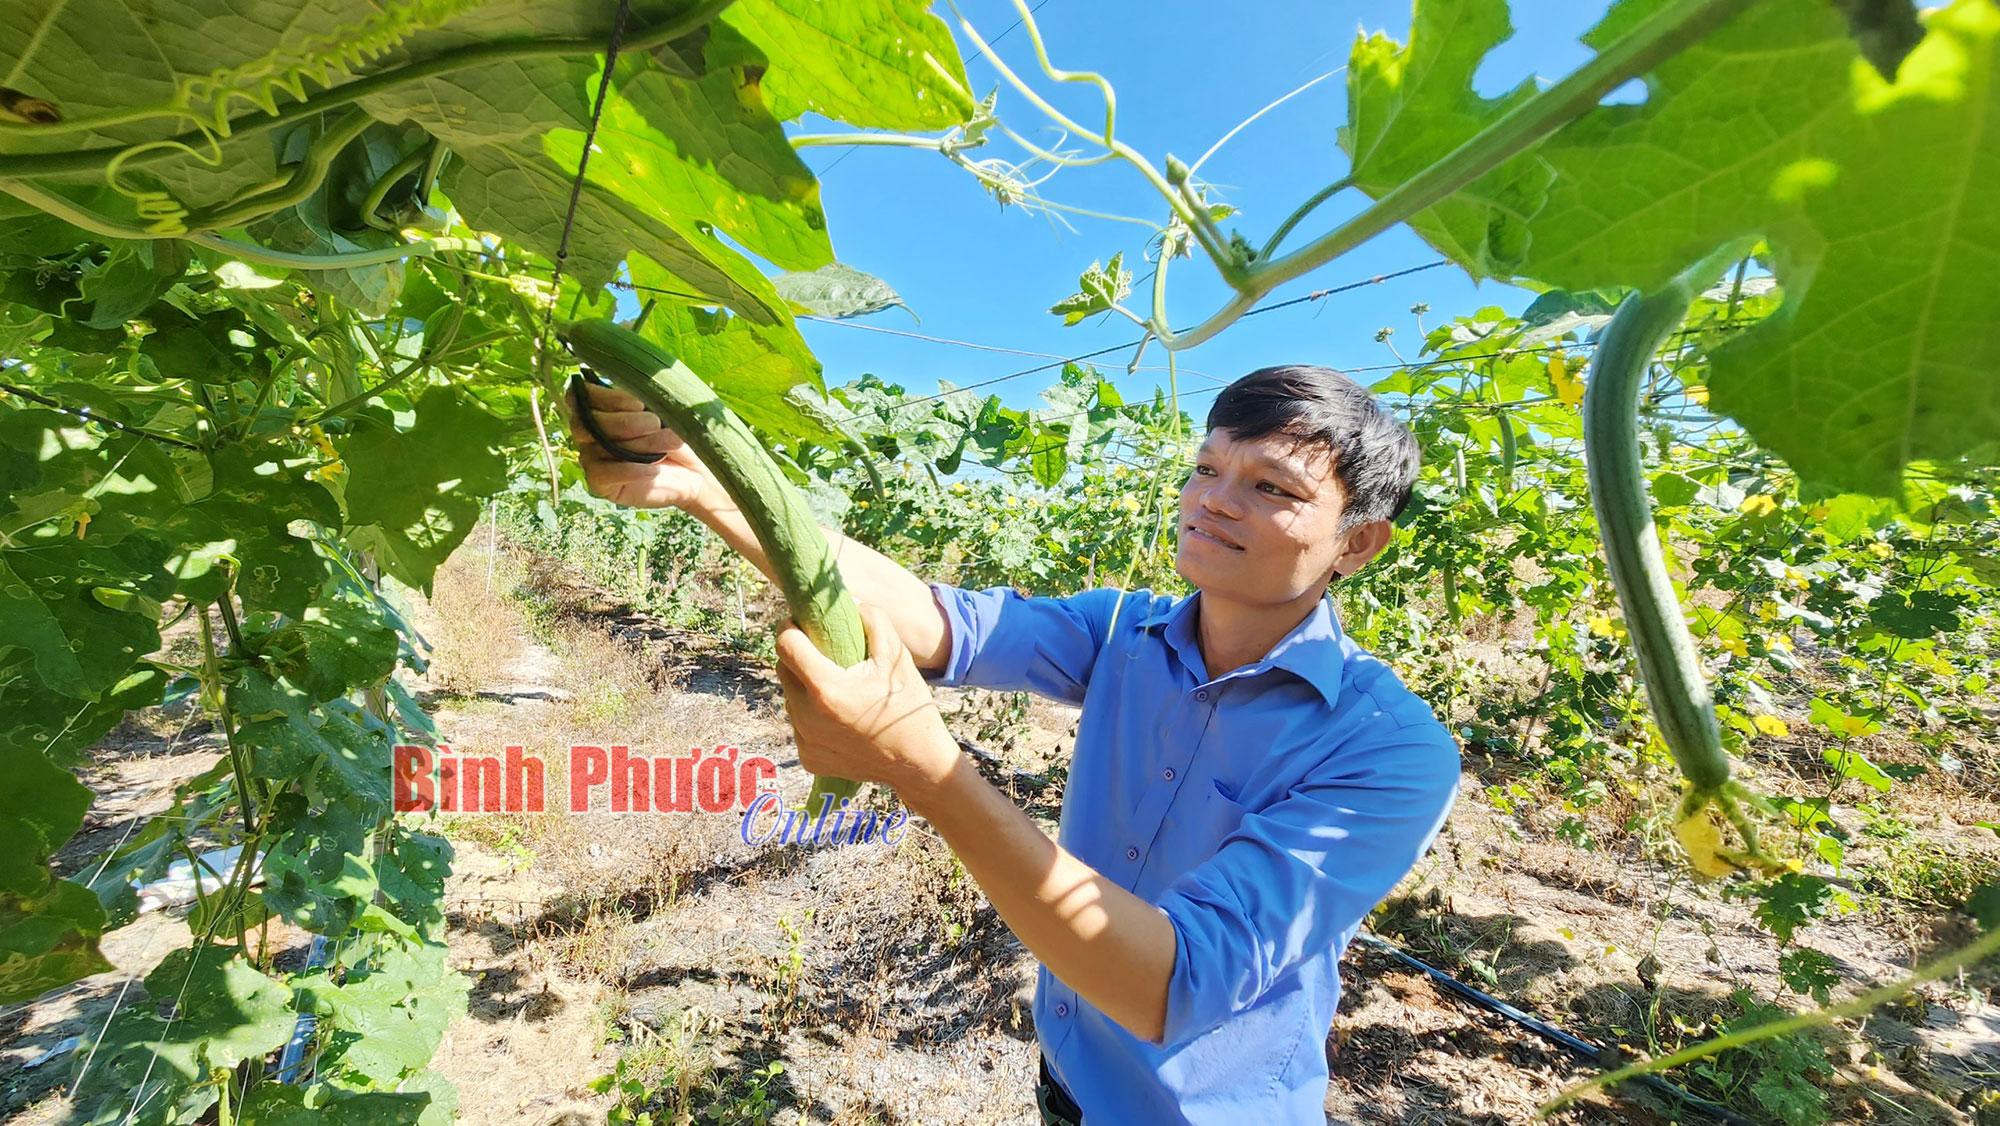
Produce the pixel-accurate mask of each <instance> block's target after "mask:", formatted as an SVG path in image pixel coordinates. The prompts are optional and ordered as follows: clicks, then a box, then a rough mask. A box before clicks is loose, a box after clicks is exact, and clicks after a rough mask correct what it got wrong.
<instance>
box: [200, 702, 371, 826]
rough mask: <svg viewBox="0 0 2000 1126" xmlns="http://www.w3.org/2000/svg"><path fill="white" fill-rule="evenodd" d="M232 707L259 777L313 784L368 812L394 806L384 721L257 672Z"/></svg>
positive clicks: (239, 736)
mask: <svg viewBox="0 0 2000 1126" xmlns="http://www.w3.org/2000/svg"><path fill="white" fill-rule="evenodd" d="M229 702H230V706H231V707H232V708H233V709H234V710H235V714H236V720H237V733H236V736H237V741H238V742H239V743H241V744H243V745H244V746H245V747H247V748H248V749H249V752H250V754H251V758H252V762H253V765H254V766H255V768H256V770H257V773H258V775H259V776H260V777H267V778H273V779H285V780H288V781H289V780H296V781H298V782H300V783H311V784H312V790H313V791H314V792H315V793H327V794H331V795H332V796H334V797H336V798H347V797H351V798H354V799H356V800H357V801H358V802H360V803H361V804H362V806H364V807H365V809H364V810H363V813H368V812H369V811H379V810H380V809H381V808H384V807H386V806H387V805H388V804H389V770H390V761H389V755H390V738H389V732H388V729H387V728H386V726H384V725H383V724H382V723H381V721H379V720H375V719H373V718H372V717H370V716H368V713H366V712H364V711H361V710H360V709H358V708H355V707H354V706H353V705H352V704H349V703H348V702H346V701H344V700H323V699H316V698H315V697H314V696H312V695H311V694H309V693H307V692H303V691H301V690H300V689H299V688H298V687H297V686H296V685H294V684H292V683H290V682H289V681H284V680H272V679H271V678H270V677H268V676H266V675H265V674H264V673H263V672H261V671H259V670H256V669H250V670H246V671H245V672H244V673H243V674H242V677H241V679H240V680H239V681H238V683H237V684H236V685H235V686H234V687H233V688H231V689H230V692H229ZM356 851H359V849H358V847H357V849H356Z"/></svg>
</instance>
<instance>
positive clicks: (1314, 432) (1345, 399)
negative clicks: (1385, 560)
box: [1208, 364, 1420, 531]
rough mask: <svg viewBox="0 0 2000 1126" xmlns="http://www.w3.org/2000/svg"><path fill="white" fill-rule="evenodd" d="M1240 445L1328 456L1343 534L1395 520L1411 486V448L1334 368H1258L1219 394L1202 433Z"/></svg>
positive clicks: (1397, 426) (1396, 426) (1406, 435)
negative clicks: (1220, 434)
mask: <svg viewBox="0 0 2000 1126" xmlns="http://www.w3.org/2000/svg"><path fill="white" fill-rule="evenodd" d="M1217 427H1220V428H1222V429H1224V430H1227V431H1229V434H1230V437H1232V438H1235V439H1237V440H1239V441H1241V440H1247V439H1255V438H1262V437H1264V436H1265V435H1268V434H1284V435H1287V436H1289V437H1291V438H1294V439H1296V440H1297V441H1298V443H1299V444H1300V445H1302V446H1308V447H1310V446H1320V447H1323V448H1324V449H1325V450H1326V451H1327V452H1328V453H1330V454H1332V455H1333V472H1334V476H1336V477H1338V478H1339V479H1340V484H1341V486H1342V488H1344V489H1345V490H1346V493H1347V503H1346V507H1345V508H1344V509H1343V510H1342V512H1341V516H1340V527H1341V530H1343V531H1345V530H1346V529H1348V528H1351V527H1353V526H1354V525H1356V524H1360V523H1365V522H1367V521H1369V520H1394V519H1395V518H1396V517H1397V516H1399V515H1401V514H1402V511H1403V507H1404V506H1405V505H1407V504H1408V503H1409V502H1410V490H1411V489H1412V488H1413V487H1415V485H1416V482H1417V466H1418V463H1419V461H1420V455H1419V453H1418V450H1417V440H1416V439H1415V438H1414V437H1412V436H1411V435H1410V432H1409V430H1408V429H1407V428H1405V427H1404V426H1403V424H1402V423H1400V422H1397V421H1396V419H1395V418H1394V416H1392V415H1390V414H1389V412H1388V411H1386V410H1383V409H1382V406H1381V404H1379V403H1377V402H1376V401H1375V397H1374V396H1372V395H1370V394H1369V393H1368V392H1367V390H1366V389H1365V388H1363V387H1362V386H1361V385H1360V384H1359V383H1356V382H1354V381H1353V380H1352V379H1349V378H1348V377H1347V376H1345V375H1342V374H1341V373H1339V372H1337V371H1334V370H1333V369H1332V368H1323V367H1315V366H1313V365H1311V364H1281V365H1279V366H1277V367H1268V368H1258V369H1257V370H1256V371H1253V372H1251V373H1250V374H1249V375H1246V376H1244V377H1242V378H1241V379H1238V380H1237V381H1236V382H1234V383H1231V384H1230V385H1229V386H1227V387H1225V388H1223V389H1222V394H1220V395H1218V396H1216V399H1215V403H1214V404H1213V405H1212V406H1210V407H1209V409H1208V428H1209V429H1211V430H1214V429H1216V428H1217Z"/></svg>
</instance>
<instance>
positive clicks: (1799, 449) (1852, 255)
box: [1520, 0, 2000, 495]
mask: <svg viewBox="0 0 2000 1126" xmlns="http://www.w3.org/2000/svg"><path fill="white" fill-rule="evenodd" d="M1643 7H1657V5H1627V6H1625V7H1624V8H1621V9H1619V10H1618V11H1616V12H1614V15H1613V18H1612V19H1609V20H1607V27H1608V26H1611V25H1613V24H1617V23H1619V22H1620V21H1621V18H1622V21H1623V22H1624V23H1625V24H1629V23H1630V22H1631V19H1633V18H1636V16H1637V14H1638V13H1636V12H1632V11H1630V9H1636V8H1643ZM1843 22H1844V21H1843V20H1842V19H1841V18H1840V16H1839V14H1838V13H1837V12H1835V11H1834V10H1833V8H1832V6H1831V5H1828V4H1826V3H1824V2H1823V0H1769V2H1766V3H1761V4H1757V5H1754V6H1752V7H1751V8H1750V9H1749V10H1748V11H1747V12H1745V14H1743V15H1742V16H1740V17H1738V18H1737V19H1736V20H1735V21H1734V22H1732V23H1731V24H1729V25H1728V26H1726V27H1724V28H1723V29H1722V30H1720V31H1718V32H1716V33H1715V34H1713V35H1711V36H1710V37H1709V38H1708V39H1706V40H1704V41H1703V42H1701V43H1699V44H1697V45H1696V46H1694V47H1692V48H1690V49H1688V50H1687V51H1685V52H1683V53H1682V54H1680V55H1678V56H1676V57H1675V58H1674V59H1673V60H1671V61H1670V62H1668V63H1666V64H1665V65H1663V66H1662V67H1661V68H1660V69H1659V70H1658V71H1657V72H1656V73H1655V74H1654V75H1653V76H1652V77H1651V78H1650V79H1649V86H1650V87H1651V91H1650V97H1649V99H1648V101H1647V103H1646V104H1645V105H1644V106H1639V107H1628V106H1607V107H1603V108H1600V109H1598V110H1596V111H1594V112H1592V113H1590V114H1588V115H1586V116H1585V117H1583V118H1582V119H1580V120H1578V121H1576V122H1575V123H1573V124H1571V125H1570V126H1569V127H1567V128H1565V129H1564V130H1562V131H1561V132H1560V133H1558V134H1557V135H1556V136H1555V137H1554V138H1552V139H1551V140H1550V141H1549V142H1548V143H1547V144H1545V145H1544V146H1543V147H1542V148H1541V149H1540V150H1539V151H1540V156H1541V158H1542V159H1544V160H1546V161H1548V162H1549V163H1550V165H1551V166H1552V167H1553V168H1554V169H1555V171H1556V173H1557V176H1556V180H1555V182H1554V183H1553V185H1552V186H1551V188H1550V190H1549V193H1548V201H1547V203H1546V205H1545V206H1544V207H1543V208H1542V209H1541V210H1540V211H1539V212H1538V213H1536V215H1535V216H1534V218H1533V220H1532V223H1531V233H1532V244H1531V250H1530V253H1529V255H1528V258H1527V260H1526V261H1525V262H1524V263H1523V264H1522V267H1521V270H1520V272H1521V273H1522V274H1524V275H1526V276H1530V277H1534V278H1537V279H1540V280H1542V281H1544V282H1548V283H1551V284H1557V285H1563V286H1568V287H1571V288H1577V287H1582V286H1597V285H1614V284H1621V283H1622V284H1627V285H1633V286H1637V287H1640V288H1643V289H1650V288H1654V287H1657V286H1658V285H1660V284H1661V283H1663V282H1664V281H1665V280H1666V279H1667V278H1668V277H1670V276H1672V275H1673V274H1674V273H1675V272H1676V271H1678V270H1680V269H1681V268H1683V267H1684V266H1686V265H1687V264H1688V263H1690V262H1693V261H1695V260H1697V259H1699V258H1700V257H1701V256H1702V255H1704V254H1705V253H1707V252H1708V251H1710V250H1711V249H1713V248H1715V247H1717V246H1720V245H1722V244H1724V243H1726V242H1728V241H1730V240H1731V239H1734V238H1738V237H1743V236H1747V235H1762V236H1763V237H1764V238H1766V239H1767V240H1768V241H1769V242H1770V244H1771V245H1772V247H1773V249H1774V252H1775V265H1776V272H1777V275H1778V278H1779V280H1780V281H1781V282H1782V283H1783V285H1784V290H1785V298H1784V303H1783V305H1782V306H1781V307H1780V309H1779V311H1778V312H1777V313H1776V314H1775V315H1773V316H1772V317H1770V318H1769V319H1768V320H1766V321H1764V322H1762V323H1760V324H1759V325H1757V326H1756V327H1754V328H1752V329H1749V330H1747V331H1744V332H1742V333H1741V334H1739V335H1738V336H1736V337H1735V338H1733V339H1731V340H1730V341H1728V342H1727V343H1725V344H1724V345H1722V346H1721V347H1720V348H1718V349H1717V350H1716V352H1715V354H1714V370H1713V372H1712V373H1711V376H1710V380H1709V385H1710V387H1711V390H1712V402H1713V404H1714V406H1715V408H1716V409H1718V410H1720V411H1723V412H1725V413H1727V414H1729V415H1731V416H1733V417H1735V418H1736V419H1738V420H1739V421H1741V422H1742V423H1744V425H1745V426H1746V427H1747V428H1749V430H1750V431H1751V433H1752V434H1753V435H1754V436H1755V437H1756V438H1757V440H1758V441H1759V442H1761V443H1763V444H1765V445H1767V446H1769V447H1771V448H1772V449H1774V450H1776V451H1777V452H1778V453H1779V454H1781V455H1783V456H1784V457H1785V459H1786V460H1787V461H1789V462H1790V463H1791V464H1792V465H1793V466H1794V467H1795V468H1796V469H1797V470H1798V471H1799V473H1800V475H1801V477H1803V478H1805V479H1806V480H1807V481H1808V482H1809V483H1811V484H1814V485H1819V486H1822V487H1827V488H1832V489H1848V490H1852V491H1856V492H1867V493H1871V494H1875V495H1890V494H1892V493H1893V492H1894V491H1895V490H1896V488H1897V487H1898V483H1899V479H1900V474H1901V470H1902V467H1903V465H1904V464H1905V463H1907V462H1909V461H1911V460H1913V459H1916V458H1925V457H1928V458H1944V457H1952V456H1956V455H1958V454H1962V453H1965V452H1968V451H1970V450H1972V449H1974V448H1976V447H1978V446H1979V445H1981V444H1983V443H1989V442H1991V441H1992V436H1993V434H1994V433H1995V432H1996V419H2000V383H1996V382H1995V381H1994V380H1992V379H1990V378H1986V377H1985V376H1984V375H1983V374H1979V373H1984V372H1989V371H1991V370H1993V369H1994V368H1995V366H1996V365H2000V340H1996V338H1995V336H1994V334H1992V333H1990V332H1983V331H1977V330H1968V331H1953V330H1952V328H1951V326H1974V325H1983V324H1990V323H1992V322H1993V321H1994V320H1995V319H1996V318H2000V293H1996V292H1995V290H1994V288H1993V287H1992V286H1991V285H1988V284H1985V281H1986V279H1987V278H1988V276H1989V274H1990V271H1991V263H1992V259H1993V255H1994V254H1995V253H1996V250H2000V212H1996V211H1995V210H1994V209H1992V208H1988V207H1984V206H1981V205H1978V204H1975V203H1974V202H1973V200H1974V199H1975V198H1976V197H1977V196H1978V192H1977V191H1976V189H1974V188H1973V187H1972V185H1976V184H1984V183H1992V182H1995V180H1996V177H2000V144H1996V143H1995V136H1996V134H1995V129H1996V128H2000V126H1996V123H2000V83H1996V82H1995V81H1994V80H1993V62H1994V56H1995V44H1996V39H2000V21H1996V19H1995V8H1994V5H1993V3H1992V0H1958V2H1957V3H1954V4H1952V5H1950V6H1948V7H1946V8H1944V9H1942V10H1940V11H1938V12H1936V13H1934V14H1933V15H1932V16H1931V18H1930V20H1929V26H1930V34H1929V36H1928V37H1927V38H1926V39H1925V40H1924V42H1923V43H1922V44H1920V45H1919V46H1918V47H1917V48H1916V50H1915V52H1913V53H1912V54H1911V55H1910V56H1909V58H1908V59H1906V60H1905V61H1904V63H1903V67H1902V70H1901V73H1900V78H1899V80H1898V82H1897V83H1896V84H1895V85H1894V86H1891V85H1889V84H1887V83H1885V82H1884V81H1883V80H1882V78H1881V77H1880V76H1879V75H1877V74H1876V73H1874V72H1873V71H1871V70H1869V69H1867V68H1863V67H1857V66H1856V65H1855V62H1856V57H1855V47H1854V44H1853V41H1852V40H1851V39H1850V38H1849V37H1848V34H1847V29H1846V28H1845V27H1844V26H1842V25H1843ZM1609 38H1610V36H1609V34H1607V33H1606V32H1605V31H1604V29H1602V28H1601V29H1600V30H1599V31H1598V32H1594V33H1593V35H1592V37H1591V39H1592V42H1593V43H1602V42H1605V41H1607V40H1608V39H1609ZM1779 57H1782V58H1783V59H1784V60H1785V62H1784V65H1782V66H1773V65H1772V59H1774V58H1779ZM1745 105H1755V106H1756V107H1757V112H1755V113H1741V112H1737V111H1738V110H1740V108H1741V107H1743V106H1745ZM1885 261H1893V262H1894V263H1895V267H1894V277H1895V282H1894V284H1893V285H1884V284H1883V276H1884V275H1883V269H1884V263H1885Z"/></svg>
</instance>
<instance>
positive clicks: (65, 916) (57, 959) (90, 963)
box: [0, 828, 111, 1004]
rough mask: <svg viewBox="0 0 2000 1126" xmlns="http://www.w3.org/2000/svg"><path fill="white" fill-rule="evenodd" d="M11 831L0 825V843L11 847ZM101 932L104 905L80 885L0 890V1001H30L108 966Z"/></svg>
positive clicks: (61, 883)
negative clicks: (16, 891) (34, 890)
mask: <svg viewBox="0 0 2000 1126" xmlns="http://www.w3.org/2000/svg"><path fill="white" fill-rule="evenodd" d="M13 835H14V833H13V831H12V830H10V829H7V828H0V847H10V848H11V847H13V846H14V845H15V843H16V842H15V841H14V840H10V839H7V838H8V837H12V836H13ZM44 871H46V870H44ZM103 931H104V908H103V907H102V906H101V905H99V904H98V902H97V896H95V895H93V894H92V893H91V891H90V889H89V888H86V887H84V886H82V885H80V884H74V883H71V882H70V881H68V880H52V881H48V886H47V889H46V890H44V891H42V892H40V893H39V894H35V895H26V896H23V895H16V894H14V893H12V892H0V1003H4V1004H14V1003H16V1002H20V1001H30V1000H33V999H34V998H36V997H39V996H40V995H42V994H43V993H46V992H48V991H49V990H51V989H54V988H55V987H57V986H59V985H67V984H69V983H70V982H72V981H75V980H76V979H78V978H80V977H87V976H89V975H91V974H94V973H100V972H102V971H104V970H108V969H110V968H111V963H110V962H108V961H106V960H105V959H104V956H103V955H102V954H100V953H98V952H97V938H98V936H99V935H100V934H102V933H103Z"/></svg>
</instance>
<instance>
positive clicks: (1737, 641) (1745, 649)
mask: <svg viewBox="0 0 2000 1126" xmlns="http://www.w3.org/2000/svg"><path fill="white" fill-rule="evenodd" d="M1722 647H1723V648H1724V649H1726V650H1728V651H1729V652H1731V653H1734V654H1736V655H1737V656H1739V657H1748V656H1749V655H1750V646H1749V645H1747V644H1745V643H1744V641H1743V639H1742V638H1740V637H1725V638H1723V639H1722Z"/></svg>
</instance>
